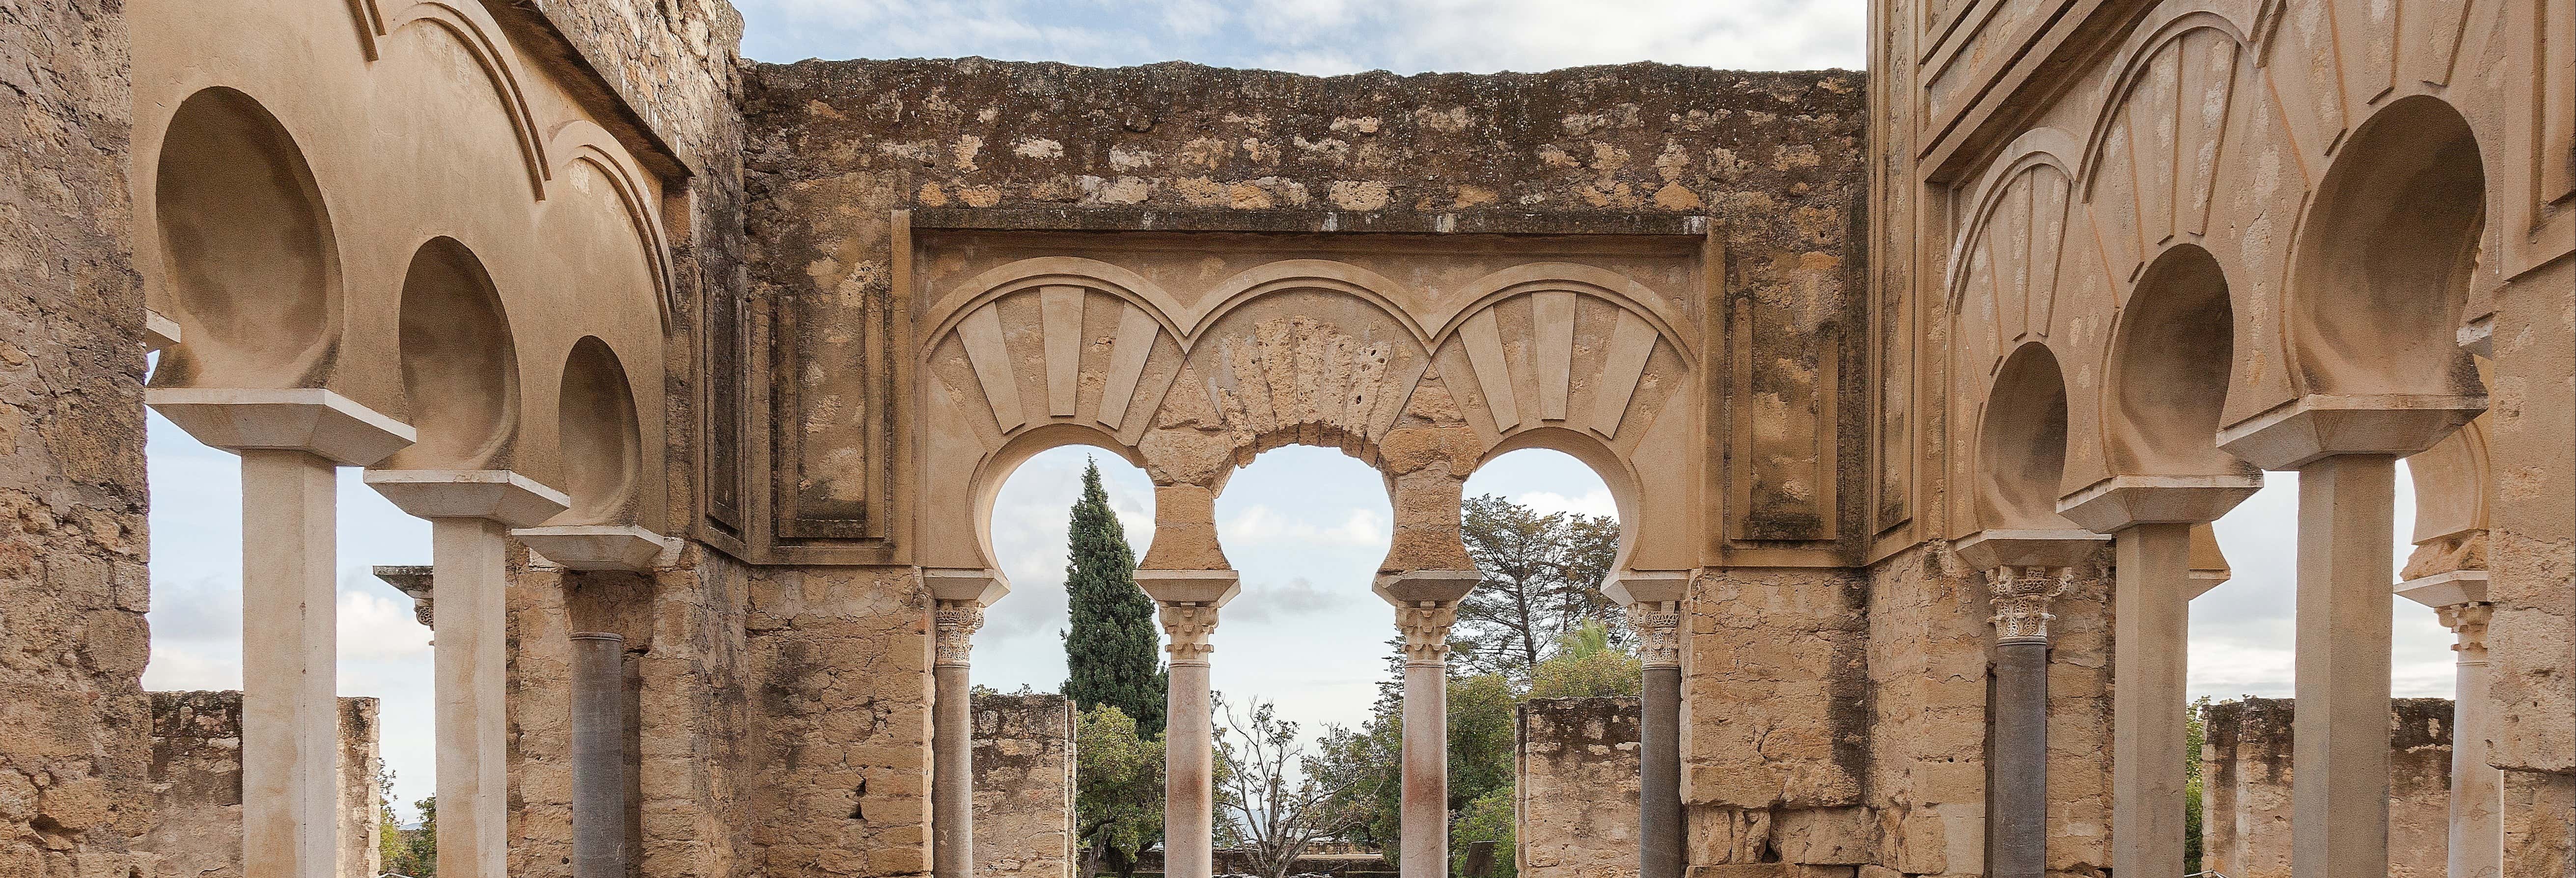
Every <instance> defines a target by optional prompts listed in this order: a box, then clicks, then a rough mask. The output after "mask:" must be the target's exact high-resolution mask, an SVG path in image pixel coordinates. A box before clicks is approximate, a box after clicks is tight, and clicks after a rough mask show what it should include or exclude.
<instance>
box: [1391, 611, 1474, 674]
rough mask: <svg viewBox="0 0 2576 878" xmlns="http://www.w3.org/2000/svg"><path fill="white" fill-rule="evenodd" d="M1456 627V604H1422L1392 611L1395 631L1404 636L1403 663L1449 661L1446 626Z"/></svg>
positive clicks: (1447, 627) (1416, 663)
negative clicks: (1393, 612)
mask: <svg viewBox="0 0 2576 878" xmlns="http://www.w3.org/2000/svg"><path fill="white" fill-rule="evenodd" d="M1457 623H1458V604H1457V603H1456V602H1455V601H1421V602H1418V603H1415V604H1411V605H1407V606H1399V607H1396V608H1395V629H1396V630H1397V631H1400V632H1403V634H1404V661H1405V664H1410V665H1437V664H1444V663H1447V662H1448V660H1449V626H1451V625H1455V624H1457Z"/></svg>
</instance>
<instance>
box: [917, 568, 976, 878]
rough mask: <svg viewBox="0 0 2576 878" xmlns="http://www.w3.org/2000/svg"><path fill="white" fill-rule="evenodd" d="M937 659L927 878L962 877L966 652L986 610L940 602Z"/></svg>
mask: <svg viewBox="0 0 2576 878" xmlns="http://www.w3.org/2000/svg"><path fill="white" fill-rule="evenodd" d="M937 615H938V622H937V630H938V635H937V640H938V642H937V643H936V645H935V647H934V651H935V657H934V659H933V660H932V662H931V665H930V677H931V685H932V687H933V690H934V694H933V695H932V700H931V706H932V711H931V715H930V764H931V775H932V778H931V781H932V783H931V794H930V799H931V802H930V810H931V815H930V824H931V827H932V829H933V830H934V831H935V835H934V837H933V838H932V839H931V845H930V846H931V862H930V874H932V875H935V876H938V878H966V876H968V875H971V874H973V873H974V871H975V705H974V695H973V692H974V683H973V681H972V679H971V678H970V675H969V670H970V667H969V664H968V662H967V653H968V651H969V650H971V649H973V647H974V638H975V630H976V629H978V628H982V627H984V607H983V605H981V604H977V603H975V602H973V601H940V602H939V609H938V610H937Z"/></svg>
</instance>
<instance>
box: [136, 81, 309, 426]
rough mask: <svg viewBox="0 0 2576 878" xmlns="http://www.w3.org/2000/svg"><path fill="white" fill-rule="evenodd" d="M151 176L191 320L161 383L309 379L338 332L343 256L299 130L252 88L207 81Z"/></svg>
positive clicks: (177, 299)
mask: <svg viewBox="0 0 2576 878" xmlns="http://www.w3.org/2000/svg"><path fill="white" fill-rule="evenodd" d="M153 179H154V186H153V201H154V218H155V221H156V224H157V225H158V227H159V228H158V231H159V233H160V244H161V256H162V266H161V268H162V274H163V285H164V288H165V290H166V291H167V295H168V297H169V302H168V305H169V307H171V308H173V309H174V310H176V311H177V312H178V313H177V314H176V315H174V316H175V317H176V318H177V319H179V320H181V321H183V323H182V326H183V327H184V329H185V332H184V338H185V343H184V344H181V345H180V346H178V347H177V348H176V349H174V350H172V351H171V352H170V356H169V357H168V359H167V360H166V361H164V362H163V363H162V364H161V365H160V368H158V369H157V370H155V372H154V374H153V381H154V383H155V384H157V385H160V386H188V387H292V386H299V385H302V384H305V383H308V382H309V381H311V380H313V379H314V377H315V373H316V372H317V371H318V370H319V368H320V367H321V365H322V364H323V363H324V361H326V360H327V359H329V357H330V355H331V348H332V342H333V340H334V339H336V338H337V336H338V323H339V320H338V317H339V307H340V305H339V283H340V279H339V271H340V266H339V257H338V254H337V252H336V249H335V243H334V241H333V240H332V231H331V221H330V216H329V212H328V210H327V209H325V207H324V204H323V200H322V195H321V190H320V189H319V188H318V187H317V186H316V185H315V184H314V181H313V173H312V170H311V169H310V168H308V167H307V166H306V165H305V161H304V154H303V152H302V151H301V150H300V149H298V148H297V147H296V144H295V140H294V138H293V137H292V136H291V135H289V134H288V133H287V131H286V128H285V127H284V126H283V125H280V124H279V123H278V121H277V118H276V117H275V116H272V115H270V114H269V112H268V110H267V109H266V108H264V107H262V106H260V104H259V102H258V101H256V100H253V99H252V98H251V97H250V96H249V95H246V94H243V93H241V92H239V91H235V90H233V89H229V88H209V89H206V90H204V91H200V92H197V93H196V94H194V95H191V96H189V98H188V99H187V101H185V102H183V103H181V104H180V105H179V111H178V113H177V114H176V115H174V116H172V117H171V120H170V127H169V130H168V133H167V134H166V135H165V136H164V138H163V140H162V143H161V154H160V157H159V161H158V165H157V168H156V171H155V174H154V178H153Z"/></svg>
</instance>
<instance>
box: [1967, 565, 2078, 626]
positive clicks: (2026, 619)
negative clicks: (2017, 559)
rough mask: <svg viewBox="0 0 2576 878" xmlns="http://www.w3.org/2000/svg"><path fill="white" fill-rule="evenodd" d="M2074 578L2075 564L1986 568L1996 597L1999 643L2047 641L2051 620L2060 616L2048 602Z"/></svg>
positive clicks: (1988, 585) (1989, 582)
mask: <svg viewBox="0 0 2576 878" xmlns="http://www.w3.org/2000/svg"><path fill="white" fill-rule="evenodd" d="M2074 577H2075V568H2072V567H2025V566H2018V565H2006V566H2002V567H1997V568H1994V569H1992V570H1988V571H1986V583H1987V589H1988V590H1989V592H1990V594H1991V595H1992V596H1993V598H1994V608H1995V614H1994V617H1993V619H1992V621H1993V622H1994V624H1995V640H1996V642H1998V643H2047V642H2048V620H2050V619H2054V618H2057V616H2056V615H2054V614H2051V613H2050V612H2048V604H2049V602H2050V601H2052V600H2055V599H2056V598H2057V595H2058V594H2059V593H2060V592H2063V591H2065V590H2066V583H2067V580H2070V579H2073V578H2074Z"/></svg>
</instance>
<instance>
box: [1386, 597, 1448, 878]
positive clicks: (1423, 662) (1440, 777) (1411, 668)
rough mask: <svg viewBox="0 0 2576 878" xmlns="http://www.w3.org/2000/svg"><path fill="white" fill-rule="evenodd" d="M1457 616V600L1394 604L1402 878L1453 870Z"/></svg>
mask: <svg viewBox="0 0 2576 878" xmlns="http://www.w3.org/2000/svg"><path fill="white" fill-rule="evenodd" d="M1457 621H1458V605H1457V604H1456V603H1454V602H1447V601H1422V602H1420V603H1419V604H1418V605H1415V606H1402V607H1397V608H1396V609H1395V626H1396V629H1397V630H1399V631H1401V632H1403V634H1404V745H1403V763H1404V764H1403V770H1404V779H1403V784H1404V789H1403V798H1402V803H1401V805H1400V807H1399V810H1398V817H1399V820H1400V821H1401V823H1402V828H1401V831H1400V832H1399V834H1398V835H1399V841H1398V848H1399V853H1400V856H1399V858H1398V859H1399V860H1400V862H1399V863H1397V866H1396V868H1397V871H1398V873H1400V874H1401V875H1402V876H1403V878H1446V876H1447V875H1448V874H1449V626H1451V625H1453V624H1455V623H1456V622H1457Z"/></svg>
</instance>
